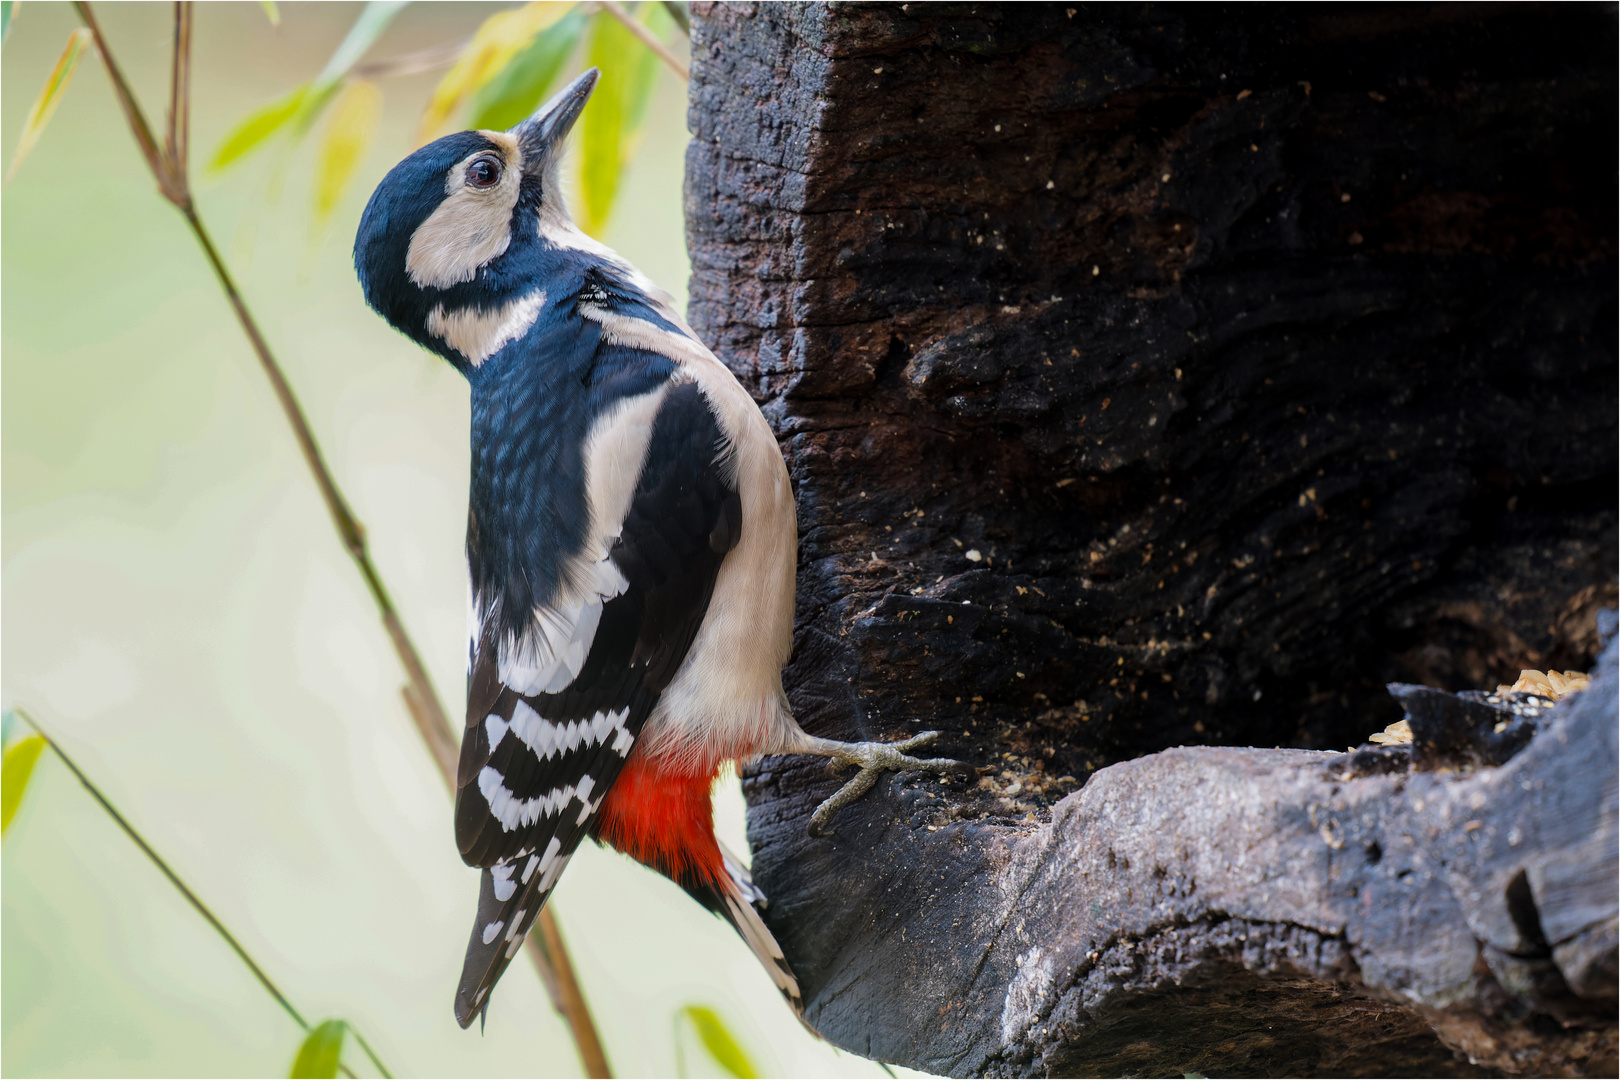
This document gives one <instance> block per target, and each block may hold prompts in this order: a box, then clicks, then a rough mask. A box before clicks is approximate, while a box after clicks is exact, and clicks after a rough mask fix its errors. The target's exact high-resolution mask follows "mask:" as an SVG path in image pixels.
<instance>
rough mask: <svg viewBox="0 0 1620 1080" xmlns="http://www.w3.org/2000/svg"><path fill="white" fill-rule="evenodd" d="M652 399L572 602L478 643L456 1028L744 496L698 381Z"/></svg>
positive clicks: (691, 622) (565, 855) (493, 975)
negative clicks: (473, 908) (467, 912)
mask: <svg viewBox="0 0 1620 1080" xmlns="http://www.w3.org/2000/svg"><path fill="white" fill-rule="evenodd" d="M657 392H658V393H660V394H662V395H663V397H662V400H661V403H660V404H659V406H658V409H657V413H656V416H655V418H654V420H653V424H652V431H651V434H650V436H649V438H648V442H647V449H646V453H645V455H644V461H645V465H644V466H643V468H642V470H641V472H640V475H639V477H638V479H637V480H636V483H635V488H634V493H633V495H632V496H631V498H630V502H629V509H628V512H627V513H626V514H625V517H624V521H623V524H622V526H621V528H620V531H619V535H618V538H617V540H616V541H615V542H614V543H613V544H612V546H611V548H610V549H609V553H608V556H607V558H606V559H603V560H602V561H601V562H599V563H596V564H594V565H592V566H590V567H587V568H585V571H586V573H585V575H584V576H586V577H587V578H588V579H589V581H590V584H591V586H592V588H590V589H587V590H586V596H585V599H584V600H583V601H579V602H576V603H574V604H573V605H571V606H568V607H566V608H562V609H560V610H550V609H547V610H543V611H540V612H538V613H537V619H536V623H535V626H534V628H533V630H532V631H531V632H530V633H529V634H528V635H527V636H526V637H525V638H524V639H523V640H522V641H520V642H516V643H513V642H506V643H502V642H501V641H498V640H497V638H496V635H495V632H494V631H493V630H492V629H490V630H486V631H485V632H484V633H483V634H482V635H481V637H480V640H479V641H478V642H477V645H476V650H475V654H474V658H473V664H472V674H471V678H470V680H469V686H468V697H467V727H466V731H465V732H464V734H463V735H462V742H461V763H460V768H459V771H458V776H457V791H456V841H457V844H458V845H459V846H460V849H461V854H462V858H463V859H465V860H466V862H467V863H468V864H470V865H473V866H481V867H484V868H485V870H484V874H483V882H482V888H481V890H480V892H479V899H478V917H477V921H476V922H475V923H474V924H473V931H472V936H471V938H470V939H469V941H468V943H467V957H466V961H465V964H464V967H463V970H462V977H461V984H460V987H459V988H458V990H457V992H456V1019H457V1020H458V1021H459V1022H460V1024H461V1026H462V1027H467V1026H468V1025H469V1024H471V1023H472V1020H473V1018H474V1017H475V1016H477V1015H478V1014H479V1013H480V1011H482V1010H483V1009H484V1008H485V1007H486V1006H487V1004H488V1001H489V993H490V991H491V989H492V988H493V987H494V985H495V983H496V981H497V980H498V979H499V978H500V977H501V974H502V972H504V971H505V970H506V966H507V964H509V963H510V962H511V960H512V958H513V957H514V956H515V955H516V954H517V951H518V949H519V948H520V947H521V946H522V944H523V938H524V935H525V934H526V933H527V932H528V930H529V927H530V926H531V925H532V924H533V922H534V919H535V916H536V915H537V914H538V913H539V911H540V908H541V906H542V905H543V904H544V903H545V900H546V897H547V896H548V895H549V894H550V892H551V889H552V887H553V886H554V885H555V884H556V881H557V877H558V875H559V874H561V873H562V870H563V867H564V866H565V865H566V864H567V862H568V859H569V857H570V856H571V855H572V854H573V853H574V850H575V849H576V848H577V847H578V846H579V843H580V841H581V840H582V839H584V838H585V837H586V836H587V835H589V832H590V828H591V824H592V821H593V819H594V817H595V814H596V812H597V810H598V808H599V807H600V806H601V803H602V799H603V798H604V797H605V796H606V794H607V792H608V790H609V788H611V787H612V785H613V783H614V781H615V780H616V779H617V777H618V775H619V770H620V769H621V768H622V767H623V766H624V762H625V759H626V758H627V757H628V756H629V754H630V751H631V749H632V747H633V746H634V745H635V741H636V737H637V736H638V735H639V734H640V732H641V727H642V725H643V724H644V723H645V722H646V720H647V717H648V715H649V714H650V713H651V712H652V709H653V706H654V705H655V704H656V703H657V700H658V695H659V694H660V693H661V692H662V691H663V689H664V687H665V686H667V685H668V684H669V682H670V680H671V679H673V678H674V676H675V673H676V671H677V670H678V669H679V667H680V665H681V662H682V660H684V659H685V657H686V653H687V650H688V649H689V648H690V646H691V644H692V639H693V637H694V636H695V635H696V634H697V631H698V627H699V625H700V624H701V623H702V621H703V616H704V613H705V612H706V611H707V609H708V606H709V598H710V595H711V594H712V593H713V591H714V582H715V577H716V575H717V574H718V573H719V570H720V563H721V560H722V559H723V558H724V557H725V554H726V552H728V551H730V550H731V549H732V548H733V547H734V546H736V544H737V541H738V540H739V538H740V537H741V532H742V503H741V500H740V499H739V497H738V494H737V491H736V490H735V488H734V487H733V486H732V484H731V483H729V482H728V481H727V479H726V477H725V474H724V470H723V468H722V464H721V460H722V451H723V447H724V442H723V438H722V432H721V429H720V426H719V423H718V422H717V420H716V419H715V416H714V414H713V412H712V411H711V410H710V408H709V405H708V402H707V401H706V400H705V398H704V396H703V394H702V393H701V392H700V391H699V389H698V388H697V386H696V385H694V384H692V383H676V384H674V385H670V386H668V387H667V388H663V387H661V388H660V389H659V390H658V391H657Z"/></svg>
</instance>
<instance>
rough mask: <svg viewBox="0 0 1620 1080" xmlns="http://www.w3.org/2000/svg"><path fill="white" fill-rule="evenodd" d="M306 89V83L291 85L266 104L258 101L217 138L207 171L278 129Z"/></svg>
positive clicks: (253, 146) (221, 165)
mask: <svg viewBox="0 0 1620 1080" xmlns="http://www.w3.org/2000/svg"><path fill="white" fill-rule="evenodd" d="M308 92H309V84H308V83H305V84H304V85H302V86H295V87H294V88H293V89H292V90H290V91H288V92H287V93H286V94H284V95H282V96H281V97H278V98H276V100H274V101H272V102H270V103H269V104H268V105H261V106H260V107H259V108H257V109H255V110H253V111H252V112H250V113H248V114H247V116H245V117H243V119H242V122H241V123H239V124H237V125H236V126H235V127H233V128H231V130H230V131H229V132H227V133H226V135H225V138H223V139H221V140H220V143H219V148H218V149H217V150H215V151H214V156H213V158H212V159H210V160H209V162H208V171H209V172H218V171H219V170H221V169H223V168H225V167H226V166H227V165H229V164H231V163H232V162H233V161H235V160H237V159H238V158H240V157H242V156H243V155H245V154H247V153H248V152H249V151H250V150H253V149H254V148H256V147H257V146H258V145H259V144H260V143H262V142H264V140H266V139H268V138H269V137H270V136H272V135H274V134H275V133H276V132H277V131H280V130H281V128H282V125H284V124H286V122H287V121H288V120H291V119H292V117H293V114H294V113H296V112H297V111H298V107H299V106H300V105H302V104H303V103H304V95H305V94H306V93H308Z"/></svg>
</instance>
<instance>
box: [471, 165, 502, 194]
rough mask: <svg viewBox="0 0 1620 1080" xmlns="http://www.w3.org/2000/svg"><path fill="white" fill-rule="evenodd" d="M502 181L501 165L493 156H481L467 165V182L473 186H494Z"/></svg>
mask: <svg viewBox="0 0 1620 1080" xmlns="http://www.w3.org/2000/svg"><path fill="white" fill-rule="evenodd" d="M500 182H501V167H500V165H499V164H498V163H497V162H496V161H495V160H494V159H493V158H487V157H484V158H479V159H478V160H477V161H475V162H473V163H472V164H471V165H469V166H467V183H469V184H471V185H472V186H473V187H477V188H488V187H494V186H495V185H496V184H498V183H500Z"/></svg>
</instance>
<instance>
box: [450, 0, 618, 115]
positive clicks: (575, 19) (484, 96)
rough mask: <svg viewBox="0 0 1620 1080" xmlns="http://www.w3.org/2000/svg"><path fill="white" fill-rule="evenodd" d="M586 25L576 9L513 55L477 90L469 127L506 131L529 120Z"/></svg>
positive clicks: (576, 43) (571, 53) (579, 11)
mask: <svg viewBox="0 0 1620 1080" xmlns="http://www.w3.org/2000/svg"><path fill="white" fill-rule="evenodd" d="M587 22H588V19H587V18H586V15H585V12H584V11H582V10H580V9H579V8H578V7H575V8H574V10H572V11H570V12H569V13H568V14H567V15H564V16H563V17H562V18H561V19H559V20H558V21H557V23H556V24H555V25H554V26H552V27H551V28H550V29H549V30H544V31H542V32H541V33H540V34H539V35H538V36H537V37H536V38H535V39H534V40H533V41H532V42H530V43H529V45H528V46H527V47H526V48H524V49H522V50H520V51H519V52H518V53H517V55H515V56H513V57H512V59H511V61H509V62H508V63H507V65H506V66H505V67H504V68H502V69H501V70H500V72H499V73H498V74H496V75H495V76H494V78H492V79H490V81H489V82H487V83H485V84H484V86H483V87H482V88H481V89H480V90H479V91H478V94H477V96H476V97H475V98H474V99H473V117H472V122H471V124H470V125H469V126H471V127H474V128H485V129H491V130H495V131H505V130H506V129H507V128H509V127H512V126H513V125H515V124H519V123H521V122H522V121H524V120H526V119H528V118H529V116H530V114H532V113H533V112H534V110H535V109H537V108H539V107H540V102H541V101H543V100H544V99H545V96H546V93H547V92H548V91H549V90H550V89H551V85H552V83H554V82H556V81H557V75H558V74H559V73H560V72H561V71H562V67H563V65H564V64H565V63H567V62H568V58H569V57H570V56H572V55H573V54H574V48H575V46H577V45H578V44H579V39H580V36H581V35H582V34H583V33H584V31H585V26H586V23H587Z"/></svg>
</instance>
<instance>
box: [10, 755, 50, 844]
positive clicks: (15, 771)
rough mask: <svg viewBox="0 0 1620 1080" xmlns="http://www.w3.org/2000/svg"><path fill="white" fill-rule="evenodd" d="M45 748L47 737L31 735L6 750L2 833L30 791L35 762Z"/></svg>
mask: <svg viewBox="0 0 1620 1080" xmlns="http://www.w3.org/2000/svg"><path fill="white" fill-rule="evenodd" d="M44 749H45V739H44V738H43V737H42V736H39V735H30V736H28V738H26V739H21V740H19V741H18V743H17V745H16V746H13V747H12V748H11V749H9V750H7V751H6V757H5V762H4V764H0V833H4V832H5V831H6V830H7V829H8V828H10V827H11V819H12V818H14V817H16V816H17V808H18V807H20V806H21V805H22V799H23V796H24V795H25V794H27V792H28V779H29V777H31V776H33V775H34V763H35V762H37V761H38V760H39V755H40V751H42V750H44Z"/></svg>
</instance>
